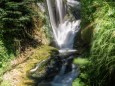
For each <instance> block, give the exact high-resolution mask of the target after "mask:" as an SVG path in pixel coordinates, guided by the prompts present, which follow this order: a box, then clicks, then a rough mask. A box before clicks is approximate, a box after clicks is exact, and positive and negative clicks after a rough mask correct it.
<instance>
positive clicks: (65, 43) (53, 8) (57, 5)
mask: <svg viewBox="0 0 115 86" xmlns="http://www.w3.org/2000/svg"><path fill="white" fill-rule="evenodd" d="M46 1H47V6H48V12H49V17H50V22H51V26H52V30H53V35H54V39H55V42H56V44H57V46H58V47H59V49H73V43H74V37H75V35H76V33H77V32H78V31H79V29H80V28H79V25H80V20H74V21H70V20H69V19H65V17H66V16H67V4H68V5H70V6H72V7H74V6H76V5H79V2H77V1H75V0H67V4H65V3H64V0H46Z"/></svg>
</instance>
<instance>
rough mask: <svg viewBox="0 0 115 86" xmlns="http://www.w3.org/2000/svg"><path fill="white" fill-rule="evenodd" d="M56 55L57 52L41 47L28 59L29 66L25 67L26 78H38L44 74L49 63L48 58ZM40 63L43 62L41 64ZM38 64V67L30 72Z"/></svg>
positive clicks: (51, 48) (50, 48) (53, 49)
mask: <svg viewBox="0 0 115 86" xmlns="http://www.w3.org/2000/svg"><path fill="white" fill-rule="evenodd" d="M55 55H58V50H57V49H56V48H53V47H50V46H41V47H40V48H39V49H38V50H37V51H36V52H35V53H34V54H33V55H32V56H31V57H30V59H29V64H28V66H27V67H26V71H27V76H29V77H34V78H39V77H41V76H42V75H44V74H45V72H46V71H45V69H46V67H47V65H48V63H49V59H50V57H54V56H55ZM41 62H43V63H42V64H41ZM39 64H40V67H39V68H38V69H37V70H36V71H34V72H30V70H32V69H34V68H36V67H37V66H38V65H39Z"/></svg>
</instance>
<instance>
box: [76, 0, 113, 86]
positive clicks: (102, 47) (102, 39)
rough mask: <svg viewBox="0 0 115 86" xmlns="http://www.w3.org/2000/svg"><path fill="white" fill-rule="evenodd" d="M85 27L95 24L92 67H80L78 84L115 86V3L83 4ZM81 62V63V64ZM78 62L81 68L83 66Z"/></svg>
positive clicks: (107, 0) (102, 0)
mask: <svg viewBox="0 0 115 86" xmlns="http://www.w3.org/2000/svg"><path fill="white" fill-rule="evenodd" d="M82 18H83V22H82V27H83V28H84V27H86V26H87V24H89V23H92V22H93V23H94V24H93V28H94V31H93V38H92V42H91V49H90V52H89V55H88V56H86V57H88V59H89V62H90V63H89V64H88V65H87V64H85V65H84V66H82V65H81V66H80V69H81V74H80V76H79V78H78V79H79V80H78V81H77V82H80V83H81V86H82V83H84V84H85V86H87V85H88V86H114V85H115V82H114V80H115V2H114V1H113V0H88V1H87V0H83V1H82ZM78 61H79V60H78ZM78 61H75V62H76V63H78V64H82V62H81V61H80V63H79V62H78Z"/></svg>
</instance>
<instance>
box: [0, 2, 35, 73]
mask: <svg viewBox="0 0 115 86" xmlns="http://www.w3.org/2000/svg"><path fill="white" fill-rule="evenodd" d="M31 1H32V0H0V74H1V73H3V72H4V71H5V70H7V67H8V63H7V62H9V61H10V60H11V59H13V58H14V57H15V55H16V53H17V52H16V49H15V48H17V46H19V44H16V43H17V41H16V40H22V39H23V38H25V37H26V35H27V33H29V32H28V30H29V31H31V30H30V28H31V26H32V11H31V8H30V7H29V5H30V2H31ZM33 1H34V0H33Z"/></svg>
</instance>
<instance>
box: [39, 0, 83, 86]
mask: <svg viewBox="0 0 115 86" xmlns="http://www.w3.org/2000/svg"><path fill="white" fill-rule="evenodd" d="M46 2H47V7H48V12H49V18H50V23H51V27H52V31H53V36H54V40H55V43H56V45H57V48H58V49H59V53H60V55H59V56H60V57H61V59H62V66H61V70H60V72H59V74H58V75H56V76H55V78H54V79H53V81H52V82H51V83H50V85H49V84H46V85H45V84H44V85H43V84H42V85H40V86H72V81H73V80H74V79H75V78H76V77H77V76H78V74H79V72H78V70H77V69H78V68H76V66H75V65H74V64H72V61H73V56H72V55H71V54H73V53H75V52H76V50H74V49H73V43H74V38H75V36H76V33H77V32H78V31H79V29H80V22H81V20H80V13H79V12H80V2H79V1H77V0H46ZM64 57H66V58H64ZM68 68H70V69H71V68H72V70H70V71H69V72H67V73H65V71H67V69H68Z"/></svg>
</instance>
